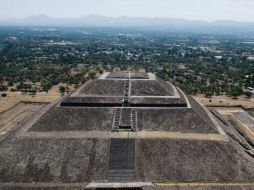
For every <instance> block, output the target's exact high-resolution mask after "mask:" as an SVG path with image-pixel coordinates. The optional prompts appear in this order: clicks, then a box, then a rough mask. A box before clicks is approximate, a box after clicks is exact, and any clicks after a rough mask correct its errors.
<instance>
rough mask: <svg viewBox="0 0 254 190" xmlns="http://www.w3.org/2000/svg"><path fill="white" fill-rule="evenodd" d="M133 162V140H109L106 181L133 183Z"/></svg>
mask: <svg viewBox="0 0 254 190" xmlns="http://www.w3.org/2000/svg"><path fill="white" fill-rule="evenodd" d="M134 161H135V140H134V139H111V145H110V156H109V166H108V181H111V182H119V181H121V182H128V181H133V180H134V179H135V170H134V169H135V167H134Z"/></svg>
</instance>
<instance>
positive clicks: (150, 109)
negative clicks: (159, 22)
mask: <svg viewBox="0 0 254 190" xmlns="http://www.w3.org/2000/svg"><path fill="white" fill-rule="evenodd" d="M253 187H254V152H253V150H252V147H251V146H250V144H248V143H247V142H244V141H243V140H241V141H240V140H239V134H236V132H235V131H234V130H233V129H232V127H231V126H230V125H229V124H228V123H227V122H226V121H225V120H224V119H223V118H222V117H221V116H220V115H219V114H218V113H217V112H216V111H214V110H208V109H207V108H205V107H204V106H202V105H201V104H200V103H198V102H197V101H196V100H195V99H193V98H192V97H190V96H188V95H186V94H185V93H184V92H183V91H182V90H181V89H179V88H177V87H176V86H174V85H172V84H171V83H169V82H166V81H163V80H161V79H159V78H157V77H156V76H155V75H153V74H151V73H139V72H113V73H107V74H104V75H103V77H101V78H99V79H96V80H91V81H88V82H87V83H85V84H84V85H83V86H81V87H80V88H79V89H78V90H76V91H75V92H73V93H72V94H70V95H67V96H64V97H63V98H61V99H60V100H59V101H58V102H55V103H52V104H50V105H48V106H46V107H45V108H43V109H42V110H40V112H39V113H36V114H35V115H34V116H33V118H32V119H30V120H28V121H25V122H23V123H21V124H19V126H18V128H17V129H16V130H14V131H13V132H12V133H11V134H10V135H9V136H8V137H7V138H6V139H4V140H3V141H2V142H0V189H5V190H10V189H24V190H26V189H29V190H30V189H50V190H51V189H68V190H69V189H75V190H76V189H163V190H164V189H197V188H199V189H234V188H235V189H238V188H239V189H240V188H241V189H252V188H253ZM253 189H254V188H253Z"/></svg>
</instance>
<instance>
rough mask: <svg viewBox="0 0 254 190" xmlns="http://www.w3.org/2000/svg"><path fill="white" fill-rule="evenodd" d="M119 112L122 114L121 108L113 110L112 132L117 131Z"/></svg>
mask: <svg viewBox="0 0 254 190" xmlns="http://www.w3.org/2000/svg"><path fill="white" fill-rule="evenodd" d="M121 112H122V108H115V113H114V122H113V129H112V131H118V130H119V125H120V119H121Z"/></svg>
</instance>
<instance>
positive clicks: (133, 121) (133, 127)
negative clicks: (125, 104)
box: [131, 109, 138, 131]
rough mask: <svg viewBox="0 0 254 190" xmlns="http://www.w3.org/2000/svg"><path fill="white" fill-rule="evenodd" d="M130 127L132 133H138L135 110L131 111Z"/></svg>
mask: <svg viewBox="0 0 254 190" xmlns="http://www.w3.org/2000/svg"><path fill="white" fill-rule="evenodd" d="M131 126H132V130H133V131H138V125H137V110H136V109H131Z"/></svg>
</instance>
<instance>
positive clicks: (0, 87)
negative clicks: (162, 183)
mask: <svg viewBox="0 0 254 190" xmlns="http://www.w3.org/2000/svg"><path fill="white" fill-rule="evenodd" d="M6 90H8V88H7V86H5V85H3V84H0V91H6Z"/></svg>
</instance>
